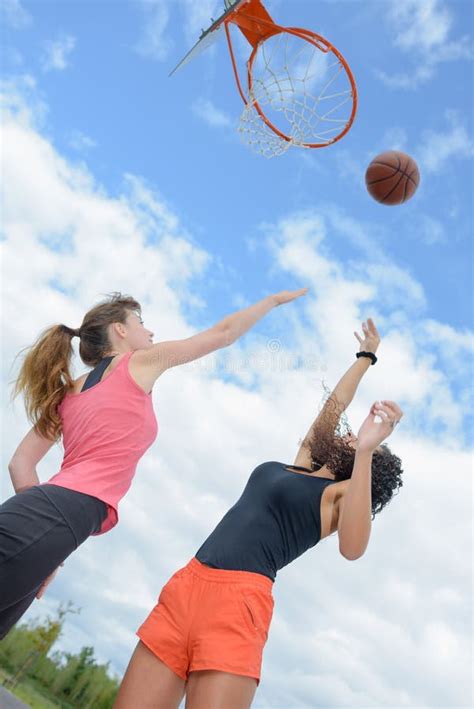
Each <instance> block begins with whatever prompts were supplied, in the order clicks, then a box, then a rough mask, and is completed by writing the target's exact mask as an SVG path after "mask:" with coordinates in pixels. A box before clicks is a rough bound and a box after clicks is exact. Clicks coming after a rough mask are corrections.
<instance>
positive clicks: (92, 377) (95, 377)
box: [81, 355, 115, 391]
mask: <svg viewBox="0 0 474 709" xmlns="http://www.w3.org/2000/svg"><path fill="white" fill-rule="evenodd" d="M114 356H115V355H114ZM114 356H110V357H104V359H102V360H101V361H100V362H99V364H98V365H97V366H96V367H94V369H93V370H92V372H89V374H88V375H87V379H86V381H85V382H84V385H83V387H82V389H81V391H85V390H86V389H90V388H91V387H93V386H94V385H95V384H98V382H100V380H101V379H102V375H103V373H104V372H105V370H106V369H107V367H108V366H109V364H110V363H111V361H112V360H113V358H114Z"/></svg>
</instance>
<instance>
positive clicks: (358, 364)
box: [294, 318, 380, 468]
mask: <svg viewBox="0 0 474 709" xmlns="http://www.w3.org/2000/svg"><path fill="white" fill-rule="evenodd" d="M362 331H363V335H364V336H363V338H361V337H360V336H359V334H358V333H357V332H354V335H355V336H356V338H357V340H358V341H359V344H360V348H359V352H372V353H373V354H375V352H376V351H377V348H378V346H379V343H380V335H379V333H378V331H377V328H376V327H375V325H374V322H373V320H372V319H371V318H368V319H367V322H363V323H362ZM371 364H372V362H371V360H370V359H369V358H368V357H359V358H358V359H356V361H355V362H354V363H353V364H352V365H351V366H350V367H349V369H348V370H347V372H346V373H345V374H344V375H343V376H342V377H341V379H340V380H339V381H338V383H337V384H336V386H335V388H334V390H333V391H332V392H331V395H330V396H329V398H328V400H327V401H326V402H325V404H324V406H323V408H322V409H321V412H320V413H319V415H318V416H317V418H316V419H315V420H314V422H313V423H312V425H311V426H310V428H309V431H308V433H307V434H306V436H305V437H304V439H303V442H302V443H301V445H300V448H299V451H298V454H297V456H296V458H295V463H294V464H295V465H301V466H303V467H305V468H310V467H311V462H312V461H311V450H310V447H309V442H310V441H311V439H312V438H313V437H314V436H315V435H316V436H317V435H320V436H329V435H333V434H334V431H335V430H336V426H337V424H338V422H339V418H340V416H341V414H342V412H343V411H344V410H345V409H347V407H348V406H349V404H350V403H351V401H352V399H353V398H354V395H355V393H356V391H357V387H358V386H359V383H360V381H361V379H362V377H363V376H364V374H365V373H366V371H367V370H368V368H369V367H370V366H371Z"/></svg>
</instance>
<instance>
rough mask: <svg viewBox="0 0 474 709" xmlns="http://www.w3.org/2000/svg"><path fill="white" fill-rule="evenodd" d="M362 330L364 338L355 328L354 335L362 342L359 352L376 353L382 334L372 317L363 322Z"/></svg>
mask: <svg viewBox="0 0 474 709" xmlns="http://www.w3.org/2000/svg"><path fill="white" fill-rule="evenodd" d="M362 332H363V334H364V337H363V338H362V337H360V335H359V334H358V333H357V332H355V330H354V335H355V336H356V337H357V339H358V340H359V344H360V349H359V352H373V353H374V354H375V353H376V351H377V347H378V346H379V344H380V335H379V333H378V331H377V328H376V327H375V325H374V321H373V320H372V318H367V321H366V322H363V323H362Z"/></svg>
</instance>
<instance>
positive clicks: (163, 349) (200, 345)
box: [134, 288, 308, 379]
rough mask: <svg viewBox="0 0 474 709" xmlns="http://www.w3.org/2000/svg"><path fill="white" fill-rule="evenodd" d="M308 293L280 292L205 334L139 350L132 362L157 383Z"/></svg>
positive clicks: (231, 316)
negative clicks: (150, 374) (170, 370)
mask: <svg viewBox="0 0 474 709" xmlns="http://www.w3.org/2000/svg"><path fill="white" fill-rule="evenodd" d="M307 290H308V289H307V288H301V289H299V290H296V291H282V292H281V293H277V294H276V295H270V296H267V297H266V298H264V299H263V300H260V301H258V303H255V304H254V305H251V306H250V307H248V308H244V309H243V310H239V311H238V312H236V313H233V314H232V315H228V316H227V317H225V318H224V319H223V320H221V321H220V322H218V323H217V324H216V325H214V326H213V327H211V328H210V329H209V330H204V331H203V332H200V333H198V334H197V335H193V336H192V337H188V338H186V339H184V340H171V341H169V342H158V343H157V344H156V345H153V346H152V347H150V348H148V349H146V350H138V351H137V352H136V353H135V354H134V361H135V362H136V363H137V364H138V365H139V366H140V365H141V366H143V367H144V368H145V369H147V370H148V371H149V372H150V373H152V375H153V377H154V378H155V379H157V378H158V377H159V376H160V374H162V373H163V372H164V371H166V370H167V369H169V368H170V367H176V366H177V365H180V364H186V363H187V362H192V361H193V360H196V359H199V358H200V357H203V356H204V355H207V354H209V353H210V352H214V351H215V350H218V349H221V348H222V347H227V346H228V345H231V344H232V343H233V342H235V341H236V340H238V339H239V337H241V336H242V335H243V334H244V333H246V332H247V331H248V330H250V328H251V327H253V326H254V325H255V323H256V322H257V321H258V320H260V319H261V318H262V317H263V316H264V315H266V314H267V313H268V312H269V311H270V310H272V308H274V307H276V306H277V305H283V303H289V302H290V301H292V300H295V299H296V298H299V297H300V296H302V295H305V294H306V292H307Z"/></svg>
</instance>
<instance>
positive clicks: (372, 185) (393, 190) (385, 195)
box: [365, 150, 420, 205]
mask: <svg viewBox="0 0 474 709" xmlns="http://www.w3.org/2000/svg"><path fill="white" fill-rule="evenodd" d="M419 182H420V173H419V170H418V165H417V164H416V162H415V161H414V160H413V158H412V157H410V156H409V155H407V154H406V153H401V152H400V151H399V150H387V152H386V153H381V154H380V155H377V157H375V158H374V159H373V160H372V162H371V163H370V165H369V167H368V168H367V172H366V173H365V184H366V185H367V189H368V191H369V194H370V195H371V196H372V197H373V198H374V199H376V200H377V202H381V203H382V204H389V205H392V204H403V202H406V201H407V200H409V199H410V198H411V197H413V195H414V194H415V192H416V189H417V187H418V185H419Z"/></svg>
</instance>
